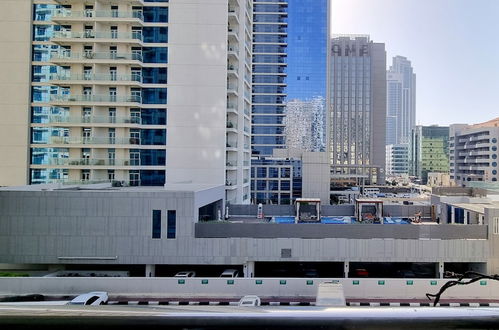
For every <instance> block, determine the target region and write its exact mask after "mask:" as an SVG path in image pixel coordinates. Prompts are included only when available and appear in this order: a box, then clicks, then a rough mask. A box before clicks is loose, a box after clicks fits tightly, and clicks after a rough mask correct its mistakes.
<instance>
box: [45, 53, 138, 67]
mask: <svg viewBox="0 0 499 330" xmlns="http://www.w3.org/2000/svg"><path fill="white" fill-rule="evenodd" d="M50 61H51V62H54V63H74V62H82V63H115V64H128V63H130V64H138V63H137V62H142V54H141V53H111V52H108V53H100V52H98V53H94V52H84V53H74V52H71V51H62V52H53V53H52V54H51V55H50Z"/></svg>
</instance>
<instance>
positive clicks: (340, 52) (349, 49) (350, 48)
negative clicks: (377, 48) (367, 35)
mask: <svg viewBox="0 0 499 330" xmlns="http://www.w3.org/2000/svg"><path fill="white" fill-rule="evenodd" d="M331 52H332V53H333V55H336V56H369V46H368V45H360V46H357V45H356V44H350V45H346V46H345V47H344V48H342V47H341V45H339V44H334V45H332V46H331Z"/></svg>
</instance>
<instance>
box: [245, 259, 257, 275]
mask: <svg viewBox="0 0 499 330" xmlns="http://www.w3.org/2000/svg"><path fill="white" fill-rule="evenodd" d="M243 271H244V277H255V262H254V261H246V262H245V263H244V266H243Z"/></svg>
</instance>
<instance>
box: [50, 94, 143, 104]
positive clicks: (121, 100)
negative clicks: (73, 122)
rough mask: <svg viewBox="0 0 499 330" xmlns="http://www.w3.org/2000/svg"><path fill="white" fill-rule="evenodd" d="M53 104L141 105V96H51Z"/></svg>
mask: <svg viewBox="0 0 499 330" xmlns="http://www.w3.org/2000/svg"><path fill="white" fill-rule="evenodd" d="M50 101H51V102H106V103H107V102H110V103H115V102H118V103H128V102H133V103H141V102H142V97H141V96H139V95H128V96H114V95H50Z"/></svg>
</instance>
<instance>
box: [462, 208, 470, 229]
mask: <svg viewBox="0 0 499 330" xmlns="http://www.w3.org/2000/svg"><path fill="white" fill-rule="evenodd" d="M468 213H469V212H468V211H466V210H464V221H463V222H464V224H465V225H469V223H468V222H469V219H468Z"/></svg>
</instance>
